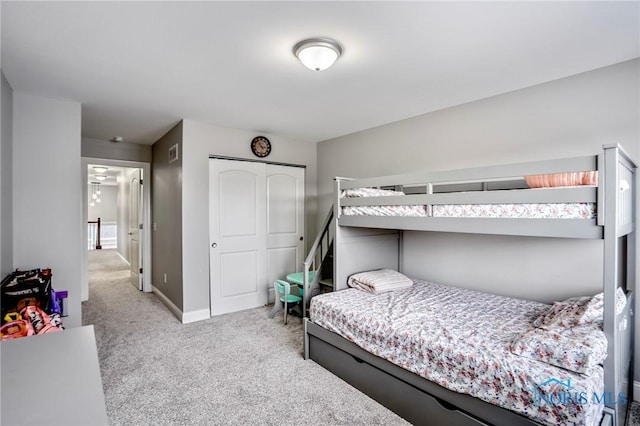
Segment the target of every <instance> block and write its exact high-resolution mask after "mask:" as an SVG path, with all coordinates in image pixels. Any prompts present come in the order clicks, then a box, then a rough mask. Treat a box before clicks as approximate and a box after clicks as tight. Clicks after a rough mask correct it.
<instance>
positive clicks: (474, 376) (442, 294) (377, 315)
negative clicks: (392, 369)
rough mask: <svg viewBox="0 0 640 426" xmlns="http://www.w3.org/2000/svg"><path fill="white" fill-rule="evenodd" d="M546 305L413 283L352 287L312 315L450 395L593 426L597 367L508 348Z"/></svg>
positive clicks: (319, 302) (322, 301)
mask: <svg viewBox="0 0 640 426" xmlns="http://www.w3.org/2000/svg"><path fill="white" fill-rule="evenodd" d="M549 308H550V306H549V305H546V304H543V303H538V302H532V301H525V300H519V299H513V298H508V297H503V296H498V295H494V294H487V293H480V292H475V291H472V290H467V289H462V288H457V287H450V286H445V285H441V284H435V283H431V282H424V281H416V282H415V284H414V285H413V286H412V287H410V288H408V289H403V290H397V291H392V292H388V293H382V294H377V295H375V294H370V293H366V292H363V291H360V290H357V289H347V290H342V291H337V292H334V293H327V294H322V295H318V296H316V297H314V298H313V299H312V300H311V307H310V318H311V321H313V322H314V323H316V324H318V325H320V326H322V327H324V328H326V329H328V330H330V331H333V332H335V333H337V334H339V335H341V336H342V337H344V338H346V339H347V340H350V341H352V342H354V343H355V344H357V345H358V346H360V347H361V348H363V349H365V350H366V351H368V352H371V353H373V354H374V355H377V356H379V357H381V358H384V359H387V360H388V361H390V362H392V363H394V364H397V365H399V366H401V367H403V368H405V369H407V370H409V371H412V372H414V373H416V374H418V375H420V376H422V377H424V378H426V379H428V380H431V381H433V382H435V383H437V384H439V385H441V386H443V387H445V388H448V389H450V390H452V391H455V392H460V393H465V394H469V395H472V396H474V397H477V398H479V399H481V400H484V401H486V402H489V403H491V404H495V405H498V406H500V407H503V408H506V409H508V410H512V411H515V412H517V413H519V414H522V415H524V416H526V417H529V418H531V419H534V420H535V421H538V422H540V423H543V424H548V425H558V424H562V425H573V424H575V425H578V424H579V425H595V424H598V422H599V421H600V418H601V416H602V408H603V405H602V403H600V402H598V401H599V400H598V399H596V400H594V399H593V396H594V395H598V396H601V395H602V393H603V389H604V383H603V369H602V367H601V366H600V365H595V366H588V367H585V370H584V371H585V374H578V373H575V372H572V371H569V370H567V369H563V368H559V367H557V366H554V365H552V364H548V363H545V362H541V361H538V360H535V359H531V358H529V357H524V356H519V355H516V354H514V353H512V352H511V351H510V349H511V345H512V343H513V342H514V340H517V339H518V338H521V336H522V335H523V334H525V333H526V332H528V331H530V330H532V328H533V322H534V320H535V319H536V318H537V317H539V316H540V315H541V314H543V313H544V312H545V311H546V310H548V309H549ZM563 395H564V396H565V400H563V401H559V400H558V398H559V397H562V396H563ZM567 395H569V396H568V398H569V400H566V397H567ZM571 395H573V397H572V396H571ZM554 396H555V399H554ZM571 398H573V400H572V399H571ZM572 401H574V402H572ZM600 401H601V399H600Z"/></svg>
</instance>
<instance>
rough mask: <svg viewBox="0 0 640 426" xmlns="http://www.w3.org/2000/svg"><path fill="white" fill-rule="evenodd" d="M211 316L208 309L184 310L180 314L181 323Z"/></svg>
mask: <svg viewBox="0 0 640 426" xmlns="http://www.w3.org/2000/svg"><path fill="white" fill-rule="evenodd" d="M209 318H211V311H210V310H209V309H200V310H199V311H191V312H184V313H183V314H182V323H183V324H189V323H190V322H196V321H202V320H206V319H209Z"/></svg>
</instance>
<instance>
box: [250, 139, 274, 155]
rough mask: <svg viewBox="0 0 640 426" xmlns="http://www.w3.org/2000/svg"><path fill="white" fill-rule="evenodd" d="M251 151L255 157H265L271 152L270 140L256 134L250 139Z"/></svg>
mask: <svg viewBox="0 0 640 426" xmlns="http://www.w3.org/2000/svg"><path fill="white" fill-rule="evenodd" d="M251 151H252V152H253V154H254V155H255V156H256V157H266V156H267V155H269V154H270V153H271V142H269V139H267V138H265V137H264V136H256V137H255V138H253V140H252V141H251Z"/></svg>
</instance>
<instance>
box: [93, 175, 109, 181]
mask: <svg viewBox="0 0 640 426" xmlns="http://www.w3.org/2000/svg"><path fill="white" fill-rule="evenodd" d="M95 178H96V179H98V180H105V179H106V178H107V175H96V176H95Z"/></svg>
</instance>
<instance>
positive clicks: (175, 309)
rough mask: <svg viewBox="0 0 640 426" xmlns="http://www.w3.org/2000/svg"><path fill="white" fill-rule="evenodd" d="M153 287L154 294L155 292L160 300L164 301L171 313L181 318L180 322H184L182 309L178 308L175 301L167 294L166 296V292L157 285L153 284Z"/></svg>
mask: <svg viewBox="0 0 640 426" xmlns="http://www.w3.org/2000/svg"><path fill="white" fill-rule="evenodd" d="M151 288H152V289H153V290H152V291H153V294H155V295H156V297H157V298H158V299H160V301H161V302H162V303H164V304H165V306H166V307H167V308H169V310H170V311H171V313H172V314H173V315H174V316H175V317H176V318H178V320H180V322H182V311H181V310H180V308H178V307H177V306H176V305H174V304H173V302H172V301H171V300H169V298H168V297H167V296H165V295H164V293H163V292H161V291H160V290H159V289H158V288H157V287H156V286H154V285H152V286H151Z"/></svg>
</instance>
